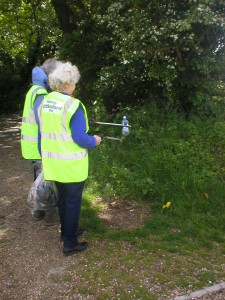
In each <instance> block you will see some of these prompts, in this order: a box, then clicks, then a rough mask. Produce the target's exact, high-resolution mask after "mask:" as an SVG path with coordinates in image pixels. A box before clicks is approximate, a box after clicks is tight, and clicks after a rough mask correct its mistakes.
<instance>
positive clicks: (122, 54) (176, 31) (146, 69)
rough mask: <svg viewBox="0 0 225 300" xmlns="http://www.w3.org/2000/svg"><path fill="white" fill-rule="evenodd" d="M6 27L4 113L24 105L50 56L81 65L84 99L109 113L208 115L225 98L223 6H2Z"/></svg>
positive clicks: (195, 1)
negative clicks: (138, 110)
mask: <svg viewBox="0 0 225 300" xmlns="http://www.w3.org/2000/svg"><path fill="white" fill-rule="evenodd" d="M0 22H1V23H0V24H1V27H0V32H1V40H0V52H1V60H0V68H1V75H0V76H1V78H0V79H1V80H0V87H1V91H0V94H1V95H0V96H1V109H2V110H14V109H18V108H21V107H22V106H23V101H24V94H25V92H26V89H27V88H28V87H29V84H30V80H31V70H32V68H33V67H34V66H35V65H38V64H41V63H42V62H43V61H44V60H45V59H47V58H51V57H55V58H58V59H61V60H70V61H71V62H72V63H74V64H76V65H77V66H78V68H79V70H80V72H81V75H82V77H81V81H80V84H79V88H78V94H79V97H80V98H81V99H83V98H84V99H85V101H87V102H90V103H91V102H93V100H95V101H99V102H101V103H102V102H103V103H104V105H105V107H106V109H107V110H108V111H111V110H112V109H117V108H118V107H119V106H120V105H122V106H129V107H135V106H137V105H142V104H143V103H146V102H148V103H149V102H150V103H151V102H155V103H157V105H158V106H159V107H164V108H165V107H168V108H169V107H172V108H175V109H177V110H178V111H181V112H183V113H185V114H186V115H188V114H189V113H190V112H191V111H194V112H199V111H201V112H204V113H209V112H210V110H211V109H212V106H213V103H214V102H215V101H217V102H218V101H220V100H221V99H222V98H221V97H224V94H223V90H224V82H225V76H224V71H225V40H224V38H225V34H224V32H225V4H224V1H222V0H216V1H215V0H184V1H178V0H169V1H168V0H167V1H165V0H161V1H157V0H155V1H146V0H142V1H139V0H123V1H105V0H95V1H93V0H83V1H82V0H72V1H63V0H52V1H37V0H30V1H28V0H27V1H19V0H13V1H10V2H9V1H4V0H3V1H1V4H0ZM223 100H224V98H223Z"/></svg>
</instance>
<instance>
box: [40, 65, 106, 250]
mask: <svg viewBox="0 0 225 300" xmlns="http://www.w3.org/2000/svg"><path fill="white" fill-rule="evenodd" d="M79 79H80V74H79V71H78V69H77V67H76V66H74V65H72V64H71V63H70V62H66V63H61V64H59V65H58V67H57V68H56V69H55V70H54V71H53V72H52V73H51V74H50V75H49V86H50V88H51V90H52V92H51V93H49V94H48V95H47V96H46V97H45V98H44V100H43V102H42V107H41V108H40V109H39V120H40V131H41V156H42V164H43V171H44V177H45V180H53V181H55V182H56V185H57V188H58V192H59V200H58V208H59V215H60V222H61V239H62V240H63V242H64V247H63V254H64V255H65V256H69V255H73V254H75V253H77V252H80V251H83V250H85V249H86V248H87V247H88V243H87V242H80V243H79V242H78V235H79V234H81V233H82V232H83V230H78V223H79V218H80V209H81V199H82V192H83V188H84V184H85V180H86V179H87V177H88V151H87V148H94V147H96V146H97V145H99V144H100V143H101V137H99V136H97V135H94V136H90V135H88V134H87V132H88V117H87V112H86V109H85V106H84V105H83V103H82V102H81V101H80V100H78V99H75V98H74V97H73V96H72V93H73V91H74V90H75V85H76V83H77V82H78V80H79Z"/></svg>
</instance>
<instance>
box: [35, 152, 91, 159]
mask: <svg viewBox="0 0 225 300" xmlns="http://www.w3.org/2000/svg"><path fill="white" fill-rule="evenodd" d="M87 153H88V151H87V149H85V150H84V151H82V152H77V153H68V154H63V153H56V152H47V151H42V152H41V156H42V157H46V158H53V159H57V160H72V159H82V158H84V157H85V156H86V155H87Z"/></svg>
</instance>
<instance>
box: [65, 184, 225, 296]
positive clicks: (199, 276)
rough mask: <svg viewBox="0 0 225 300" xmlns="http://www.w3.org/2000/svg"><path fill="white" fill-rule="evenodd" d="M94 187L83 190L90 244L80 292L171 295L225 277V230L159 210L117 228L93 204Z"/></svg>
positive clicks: (82, 220) (199, 220) (85, 224)
mask: <svg viewBox="0 0 225 300" xmlns="http://www.w3.org/2000/svg"><path fill="white" fill-rule="evenodd" d="M90 191H91V190H90V189H86V191H85V193H84V200H83V208H82V216H81V223H82V225H84V226H85V227H86V229H87V233H86V234H87V239H88V241H89V242H90V249H89V250H88V251H87V252H86V255H85V258H84V261H83V262H82V261H81V262H80V264H81V265H80V268H79V267H78V269H79V275H80V276H79V278H80V282H79V287H77V285H76V283H75V282H74V293H75V294H77V293H79V294H80V295H81V296H84V297H85V296H86V297H88V296H92V297H93V298H95V299H146V300H147V299H153V300H154V299H155V300H156V299H159V298H160V297H161V298H160V299H170V298H171V295H172V293H173V291H174V290H179V293H180V294H184V293H186V292H188V291H190V290H196V289H201V288H203V287H206V286H210V285H212V284H214V283H218V282H221V281H224V280H225V270H224V249H225V242H224V241H225V233H224V232H223V231H221V230H220V229H219V228H218V229H215V228H211V230H210V227H207V226H206V225H207V222H205V223H204V222H203V220H204V218H203V217H202V216H201V217H199V218H197V219H196V221H195V222H194V220H192V219H189V218H187V220H188V219H189V222H187V220H184V222H181V221H180V222H179V223H177V222H176V220H174V218H173V214H171V215H170V214H167V213H165V214H164V213H161V212H160V213H158V215H157V211H155V212H154V214H153V216H152V218H151V219H149V220H146V223H145V226H144V227H141V228H136V229H133V230H115V231H114V230H112V229H110V228H109V227H107V224H106V223H104V221H103V220H100V219H99V217H98V212H99V211H100V210H101V209H102V207H101V206H100V205H97V204H93V203H92V201H93V199H94V198H93V196H91V195H90ZM201 224H202V226H200V225H201ZM209 224H210V225H212V223H211V221H209ZM196 226H198V227H196ZM218 235H219V237H218ZM84 264H85V267H84ZM74 268H75V267H74V266H71V267H70V268H69V270H68V272H69V273H68V275H67V274H65V275H64V278H69V279H68V280H70V278H71V277H70V275H69V274H70V273H71V272H76V268H77V265H76V268H75V269H74Z"/></svg>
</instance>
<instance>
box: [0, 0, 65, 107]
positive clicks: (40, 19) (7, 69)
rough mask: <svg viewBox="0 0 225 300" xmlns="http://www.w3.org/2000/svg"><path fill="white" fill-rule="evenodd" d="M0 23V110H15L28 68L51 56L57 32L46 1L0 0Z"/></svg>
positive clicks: (25, 86)
mask: <svg viewBox="0 0 225 300" xmlns="http://www.w3.org/2000/svg"><path fill="white" fill-rule="evenodd" d="M0 24H1V26H0V36H1V39H0V52H1V55H0V70H1V75H0V79H1V80H0V81H1V89H0V101H1V108H0V111H17V110H18V109H20V110H21V109H22V108H23V103H24V98H25V93H26V91H27V89H28V87H29V85H30V83H31V70H32V68H33V67H34V66H35V65H36V64H41V63H43V61H44V60H45V59H47V58H49V57H51V56H53V54H54V53H55V48H56V47H55V40H56V36H57V35H59V29H58V28H57V27H56V26H55V25H56V21H55V15H54V11H53V9H52V6H51V5H50V3H49V1H10V3H9V1H1V4H0Z"/></svg>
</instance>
